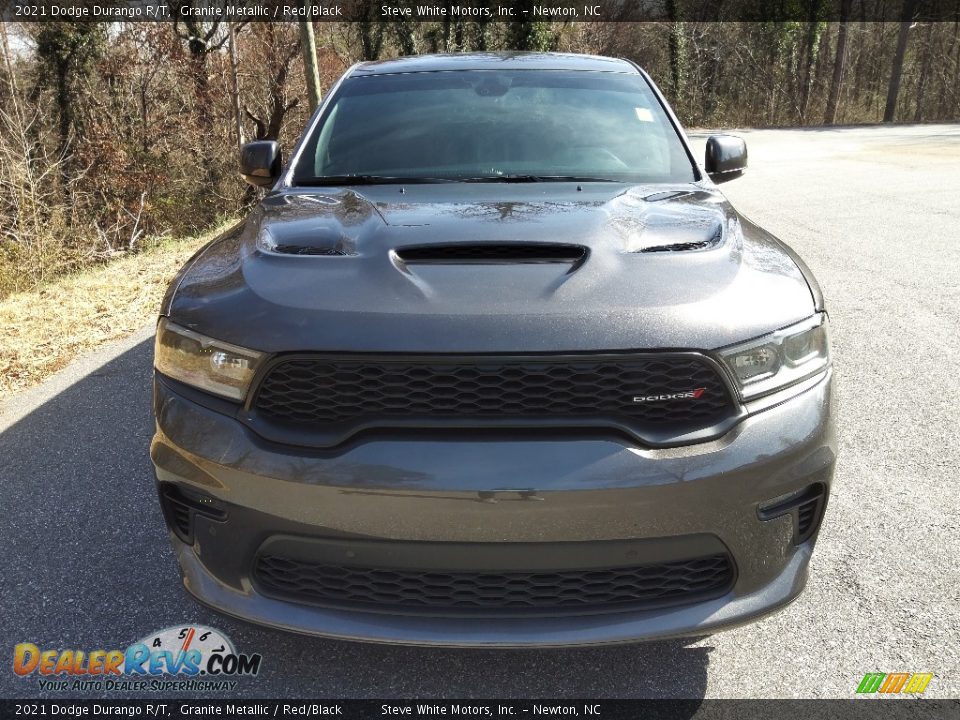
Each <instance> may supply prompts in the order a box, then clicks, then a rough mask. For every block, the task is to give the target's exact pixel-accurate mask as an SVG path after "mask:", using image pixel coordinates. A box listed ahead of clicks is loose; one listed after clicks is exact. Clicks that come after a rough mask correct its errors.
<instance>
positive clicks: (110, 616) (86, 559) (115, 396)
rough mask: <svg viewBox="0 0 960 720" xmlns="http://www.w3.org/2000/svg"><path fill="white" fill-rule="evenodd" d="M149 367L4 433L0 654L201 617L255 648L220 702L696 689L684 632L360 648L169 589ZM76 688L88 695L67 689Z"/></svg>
mask: <svg viewBox="0 0 960 720" xmlns="http://www.w3.org/2000/svg"><path fill="white" fill-rule="evenodd" d="M151 361H152V343H151V341H149V340H147V341H144V342H142V343H140V344H138V345H136V346H135V347H133V348H132V349H130V350H129V351H127V352H125V353H124V354H122V355H120V356H119V357H117V358H115V359H113V360H112V361H110V362H108V363H107V364H105V365H103V366H102V367H100V368H99V369H98V370H96V371H94V372H93V373H91V374H90V375H87V376H86V377H83V378H82V379H81V380H79V381H78V382H76V383H75V384H73V385H71V386H70V387H69V388H68V389H66V390H65V391H64V392H62V393H60V394H59V395H57V396H55V397H53V398H51V399H50V400H48V401H47V402H46V403H44V404H43V405H42V406H40V407H38V408H36V409H35V410H33V411H32V412H31V413H30V414H28V415H26V416H25V417H24V418H22V419H21V420H20V421H18V422H17V423H15V424H14V425H12V426H11V427H10V428H8V429H7V430H6V431H4V432H3V433H2V434H0V494H2V495H0V505H2V507H3V521H2V523H0V547H3V548H4V552H3V553H2V560H0V574H2V576H3V589H2V597H3V600H2V606H3V608H4V611H3V613H2V614H0V615H2V617H0V630H2V638H0V647H4V648H7V650H8V651H10V650H12V647H13V645H15V644H16V643H20V642H32V643H35V644H37V645H39V646H41V647H43V648H44V649H46V648H58V649H59V648H64V649H65V648H75V649H84V650H92V649H104V648H105V649H113V648H121V649H122V648H125V647H127V645H129V644H130V643H133V642H135V641H137V640H138V639H140V638H142V637H144V636H146V635H147V634H149V633H152V632H153V631H156V630H160V629H162V628H166V627H170V626H173V625H180V624H184V623H200V624H205V625H211V626H213V627H216V628H219V629H221V630H222V631H223V632H225V633H226V634H227V636H229V637H230V638H231V639H232V640H233V642H234V644H235V645H236V646H237V648H238V650H240V651H241V652H248V653H249V652H259V653H261V654H262V655H263V665H262V669H261V673H260V675H259V676H257V677H256V678H241V679H240V680H239V681H238V682H239V685H238V686H237V689H236V691H234V693H231V696H232V695H243V696H248V697H261V698H263V697H327V698H393V697H413V698H418V697H419V698H431V697H436V698H444V697H446V698H470V697H474V698H498V697H503V698H510V697H514V698H551V697H554V698H562V697H567V698H634V697H640V698H662V697H681V698H692V699H700V698H702V697H703V696H704V693H705V691H706V685H707V667H708V663H709V658H708V655H709V652H710V648H708V647H689V646H688V643H685V642H684V641H669V642H658V643H649V644H641V645H630V646H616V647H606V648H583V649H559V650H558V649H554V650H522V651H520V650H514V651H511V650H448V649H426V648H412V647H393V646H379V645H368V644H367V645H365V644H359V643H347V642H338V641H327V640H322V639H317V638H310V637H305V636H300V635H294V634H289V633H282V632H278V631H274V630H268V629H263V628H259V627H257V626H253V625H250V624H247V623H243V622H239V621H236V620H233V619H230V618H226V617H223V616H220V615H218V614H216V613H213V612H212V611H210V610H208V609H206V608H203V607H201V606H199V605H197V604H196V603H194V602H193V601H192V600H191V599H190V598H189V597H188V595H187V593H186V591H185V590H183V588H182V587H181V585H180V579H179V575H178V572H177V569H176V561H175V560H174V557H173V553H172V552H171V550H170V548H169V545H168V541H167V535H166V531H165V529H164V526H163V521H162V519H161V515H160V510H159V507H158V504H157V502H156V496H155V492H154V485H153V471H152V468H151V465H150V460H149V457H148V445H149V441H150V436H151V434H152V419H151V417H150V381H151V380H150V378H151ZM41 695H47V696H49V697H57V695H56V694H55V693H49V694H47V693H42V692H41V691H40V690H39V688H38V685H37V677H36V676H35V675H34V676H29V677H26V678H19V677H16V676H15V675H14V674H13V673H12V672H10V671H9V670H8V671H5V672H2V673H0V696H4V697H32V696H41ZM78 695H81V696H86V694H83V693H76V692H74V693H71V694H69V695H67V697H70V696H78ZM118 696H119V695H112V697H118ZM220 697H222V696H220ZM691 712H692V710H691Z"/></svg>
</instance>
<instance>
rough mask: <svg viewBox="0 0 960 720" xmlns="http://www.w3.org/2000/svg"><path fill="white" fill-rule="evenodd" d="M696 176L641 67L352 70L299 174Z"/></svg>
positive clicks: (394, 177) (374, 178)
mask: <svg viewBox="0 0 960 720" xmlns="http://www.w3.org/2000/svg"><path fill="white" fill-rule="evenodd" d="M416 179H421V180H433V181H438V182H443V181H463V180H473V181H477V182H482V181H488V182H497V181H504V182H506V181H510V180H514V181H521V182H522V181H531V182H533V181H541V180H542V181H549V180H562V179H582V180H591V179H592V180H612V181H623V182H634V183H640V182H643V183H647V182H691V181H693V180H695V179H696V176H695V175H694V169H693V166H692V164H691V161H690V159H689V157H688V156H687V154H686V151H685V150H684V147H683V144H682V143H681V141H680V138H679V137H678V135H677V132H676V130H674V128H673V125H672V124H671V123H670V121H669V119H668V118H667V116H666V114H665V112H664V110H663V108H662V107H661V105H660V103H659V102H658V101H657V99H656V97H655V96H654V94H653V92H652V91H651V89H650V87H649V86H648V85H647V83H646V81H645V80H644V79H643V78H642V77H641V76H640V75H632V74H621V73H601V72H563V71H533V70H516V71H479V70H473V71H470V70H467V71H448V72H426V73H410V74H398V75H373V76H366V77H355V78H351V79H349V80H347V81H346V82H344V83H343V84H342V85H341V86H340V89H339V91H338V92H337V95H336V97H335V98H334V100H333V102H332V103H331V105H330V106H329V107H328V108H327V109H326V110H325V111H324V117H323V118H322V119H321V122H319V123H318V124H317V126H316V127H315V128H314V130H313V132H312V133H311V136H310V137H309V138H308V139H307V142H306V144H305V146H304V150H303V152H302V153H301V155H300V158H299V161H298V162H297V165H296V167H295V169H294V183H295V184H323V183H325V182H329V183H331V184H334V183H339V184H350V183H351V182H352V181H354V180H356V181H365V182H379V181H383V182H389V181H397V182H402V181H407V180H416Z"/></svg>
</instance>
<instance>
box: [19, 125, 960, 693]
mask: <svg viewBox="0 0 960 720" xmlns="http://www.w3.org/2000/svg"><path fill="white" fill-rule="evenodd" d="M743 135H744V136H745V137H746V139H747V142H748V145H749V148H750V164H751V169H750V171H749V172H748V174H747V175H745V176H744V177H743V178H742V179H740V180H737V181H735V182H733V183H730V184H729V185H726V186H725V188H724V189H725V190H726V191H727V192H728V195H729V197H730V198H731V200H733V202H734V203H735V205H737V207H738V208H739V209H740V210H741V211H743V212H744V213H745V214H747V215H748V216H750V217H751V218H753V219H754V220H756V221H757V222H759V223H760V224H762V225H764V226H765V227H767V228H769V229H770V230H772V231H773V232H775V233H777V234H778V235H780V236H781V237H782V238H784V239H785V240H786V241H787V242H789V243H791V244H792V245H793V246H794V247H795V248H796V249H797V250H798V251H799V252H800V253H801V254H802V255H803V257H804V258H805V259H806V260H807V262H808V264H809V265H810V266H811V267H812V269H813V270H814V272H815V273H816V274H817V276H818V277H819V278H820V281H821V283H822V285H823V288H824V291H825V293H826V296H827V299H828V306H829V310H830V313H831V317H832V321H833V330H834V351H835V358H836V364H837V366H838V368H839V381H840V400H841V417H840V420H841V460H840V465H839V470H838V477H837V485H836V491H835V494H834V496H833V498H832V501H831V505H830V508H829V510H828V514H827V518H826V522H825V527H824V529H823V532H822V533H821V536H820V543H819V545H818V547H817V551H816V553H815V555H814V560H813V568H812V577H811V581H810V584H809V586H808V589H807V590H806V592H805V594H804V595H803V596H802V597H801V598H800V600H798V601H797V602H796V603H794V604H793V605H792V606H790V607H789V608H788V609H786V610H785V611H784V612H782V613H780V614H778V615H776V616H773V617H771V618H769V619H767V620H764V621H762V622H760V623H757V624H754V625H752V626H749V627H745V628H742V629H738V630H733V631H729V632H726V633H722V634H720V635H716V636H713V637H710V638H707V639H705V640H701V641H696V642H690V643H685V642H660V643H651V644H642V645H636V646H629V647H613V648H591V649H572V650H544V651H465V650H443V649H419V648H401V647H381V646H375V645H362V644H352V643H346V642H333V641H325V640H319V639H313V638H307V637H301V636H297V635H291V634H286V633H281V632H276V631H271V630H265V629H260V628H257V627H253V626H250V625H247V624H244V623H241V622H237V621H234V620H230V619H227V618H224V617H220V616H218V615H216V614H214V613H212V612H210V611H208V610H206V609H204V608H201V607H199V606H197V605H196V604H194V603H193V602H192V601H191V600H190V599H188V597H187V595H186V593H185V592H184V591H183V590H182V589H181V587H180V584H179V578H178V574H177V570H176V565H175V561H174V558H173V555H172V553H171V551H170V549H169V548H168V544H167V539H166V535H165V531H164V529H163V526H162V523H161V518H160V513H159V510H158V507H157V503H156V500H155V497H154V491H153V482H152V478H151V468H150V463H149V459H148V457H147V444H148V441H149V438H150V434H151V419H150V391H149V381H150V372H151V370H150V364H151V347H150V341H149V338H148V336H147V334H141V335H140V336H138V337H136V338H133V339H131V340H129V341H125V342H123V343H119V344H117V345H114V346H111V347H108V348H106V349H104V350H103V351H101V352H98V353H97V354H96V355H93V356H90V357H87V358H84V359H83V360H81V361H79V362H78V363H76V364H74V365H72V366H71V367H70V368H68V369H67V370H65V371H63V372H62V373H61V374H59V375H58V376H56V377H54V378H52V379H51V380H50V381H48V382H47V383H45V384H44V385H42V386H40V387H38V388H35V389H33V390H31V391H28V392H24V393H20V394H18V395H16V396H13V397H8V398H3V399H2V400H0V512H2V522H0V547H2V548H3V552H2V554H0V578H2V580H0V654H8V653H9V654H12V648H13V645H14V644H15V643H18V642H25V641H29V642H34V643H36V644H38V645H41V646H46V647H74V648H104V647H106V648H110V647H125V646H126V645H127V644H129V643H131V642H133V641H135V640H137V639H139V638H141V637H143V636H144V635H146V634H147V633H149V632H151V631H153V630H157V629H160V628H164V627H167V626H171V625H177V624H180V623H185V622H198V623H203V624H208V625H212V626H214V627H218V628H220V629H222V630H223V631H224V632H226V634H227V635H229V636H230V637H231V638H232V639H233V640H234V642H235V644H236V645H237V646H238V648H239V649H240V650H241V651H246V652H260V653H262V654H263V656H264V663H263V668H262V672H261V674H260V675H259V676H258V677H256V678H253V679H248V680H246V681H241V682H240V685H239V687H238V690H237V692H238V693H239V694H243V695H248V696H259V697H264V696H327V697H400V696H406V697H429V696H434V697H458V696H459V697H507V696H514V697H693V698H699V697H704V696H707V697H795V696H796V697H824V696H835V697H850V696H851V695H852V692H853V690H854V688H855V687H856V685H857V683H858V681H859V679H860V678H861V677H862V675H863V674H864V673H865V672H868V671H880V672H894V671H905V672H932V673H934V675H935V677H934V680H933V681H932V683H931V684H930V686H929V688H928V690H927V693H926V694H927V695H928V696H937V697H956V696H958V695H960V643H958V640H960V612H958V608H960V590H958V580H960V563H958V556H960V552H958V546H960V492H958V482H960V449H958V437H960V410H958V403H960V379H958V377H960V375H958V369H957V368H958V358H960V320H958V317H960V199H958V188H960V126H917V127H905V128H862V129H840V130H805V131H756V132H744V133H743ZM694 141H695V144H696V145H697V147H698V148H700V149H702V144H703V138H702V137H699V138H695V139H694ZM698 151H699V150H698ZM7 658H8V659H7V660H4V661H3V662H0V666H2V669H0V696H2V697H11V696H19V697H31V696H38V695H40V694H41V693H40V692H39V690H38V686H37V681H36V678H35V677H34V678H31V679H21V678H18V677H15V676H14V675H13V673H12V672H10V671H9V669H8V668H9V667H10V665H9V663H10V659H9V658H10V655H7Z"/></svg>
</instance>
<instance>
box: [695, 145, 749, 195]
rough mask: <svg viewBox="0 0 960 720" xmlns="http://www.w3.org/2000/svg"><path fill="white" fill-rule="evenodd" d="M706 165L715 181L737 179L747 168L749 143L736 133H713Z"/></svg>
mask: <svg viewBox="0 0 960 720" xmlns="http://www.w3.org/2000/svg"><path fill="white" fill-rule="evenodd" d="M704 167H705V169H706V171H707V175H709V176H710V179H711V180H713V181H714V182H715V183H724V182H727V181H729V180H735V179H737V178H738V177H740V176H741V175H743V171H744V170H746V169H747V143H745V142H744V140H743V138H740V137H737V136H736V135H711V136H710V137H708V138H707V156H706V162H705V163H704Z"/></svg>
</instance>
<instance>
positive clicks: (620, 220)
mask: <svg viewBox="0 0 960 720" xmlns="http://www.w3.org/2000/svg"><path fill="white" fill-rule="evenodd" d="M813 312H814V299H813V296H812V295H811V289H810V286H809V285H808V284H807V281H806V280H805V278H804V274H803V273H802V272H801V270H800V268H799V267H798V266H797V263H796V262H794V260H793V259H792V256H791V254H790V252H789V251H788V250H787V249H786V248H785V247H784V246H783V245H781V244H780V243H779V242H778V241H777V240H776V239H775V238H773V237H772V236H770V235H769V234H767V233H765V232H763V231H762V230H760V229H759V228H756V227H755V226H753V225H752V224H750V223H748V222H741V219H740V217H739V216H738V215H737V213H736V212H735V211H734V210H733V208H732V207H731V206H730V204H729V203H728V202H727V201H726V199H725V198H724V197H723V195H722V194H721V193H720V192H719V191H717V190H716V189H714V188H712V187H705V186H701V185H699V184H692V185H680V186H670V187H665V186H663V185H657V186H625V185H621V184H611V183H585V184H582V185H580V186H578V185H577V184H576V183H530V184H511V183H495V184H461V183H451V184H433V185H409V186H405V187H400V186H398V185H382V186H376V187H366V188H360V189H356V190H354V189H348V188H338V189H326V190H322V191H320V190H317V191H307V190H304V189H302V188H301V189H291V190H285V191H282V192H278V193H274V194H272V195H269V196H267V197H266V198H265V199H264V200H263V201H262V203H261V204H260V205H259V206H258V207H257V208H256V209H255V210H254V211H253V212H252V213H251V214H250V216H249V217H248V219H247V221H246V222H245V223H243V224H242V225H240V226H238V227H237V228H235V229H234V230H232V231H230V232H228V233H227V234H226V235H224V236H223V237H221V238H220V239H218V240H217V241H215V242H213V243H212V244H211V245H209V246H208V247H207V248H206V249H205V250H204V251H203V252H201V253H200V254H199V255H198V256H197V257H196V258H194V259H193V261H192V262H191V263H189V264H188V266H187V267H186V268H184V270H183V271H181V275H180V276H179V278H178V280H177V281H176V282H175V284H174V286H172V288H171V292H170V293H169V294H168V298H167V300H166V301H165V307H164V313H165V314H168V315H170V316H171V318H172V319H173V320H174V321H176V322H178V323H180V324H182V325H185V326H187V327H190V328H193V329H195V330H197V331H199V332H203V333H206V334H208V335H211V336H213V337H216V338H219V339H222V340H226V341H229V342H233V343H236V344H239V345H243V346H247V347H251V348H255V349H259V350H264V351H268V352H279V351H295V350H304V351H307V350H318V351H319V350H322V351H353V352H367V351H370V352H411V353H416V352H430V353H436V352H463V353H471V352H563V351H570V352H575V351H591V350H592V351H597V350H634V349H666V348H670V349H701V350H706V349H713V348H717V347H721V346H724V345H728V344H731V343H734V342H738V341H741V340H745V339H748V338H751V337H755V336H758V335H762V334H764V333H767V332H771V331H773V330H776V329H778V328H780V327H783V326H785V325H788V324H791V323H793V322H797V321H799V320H802V319H803V318H805V317H808V316H809V315H810V314H811V313H813Z"/></svg>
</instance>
